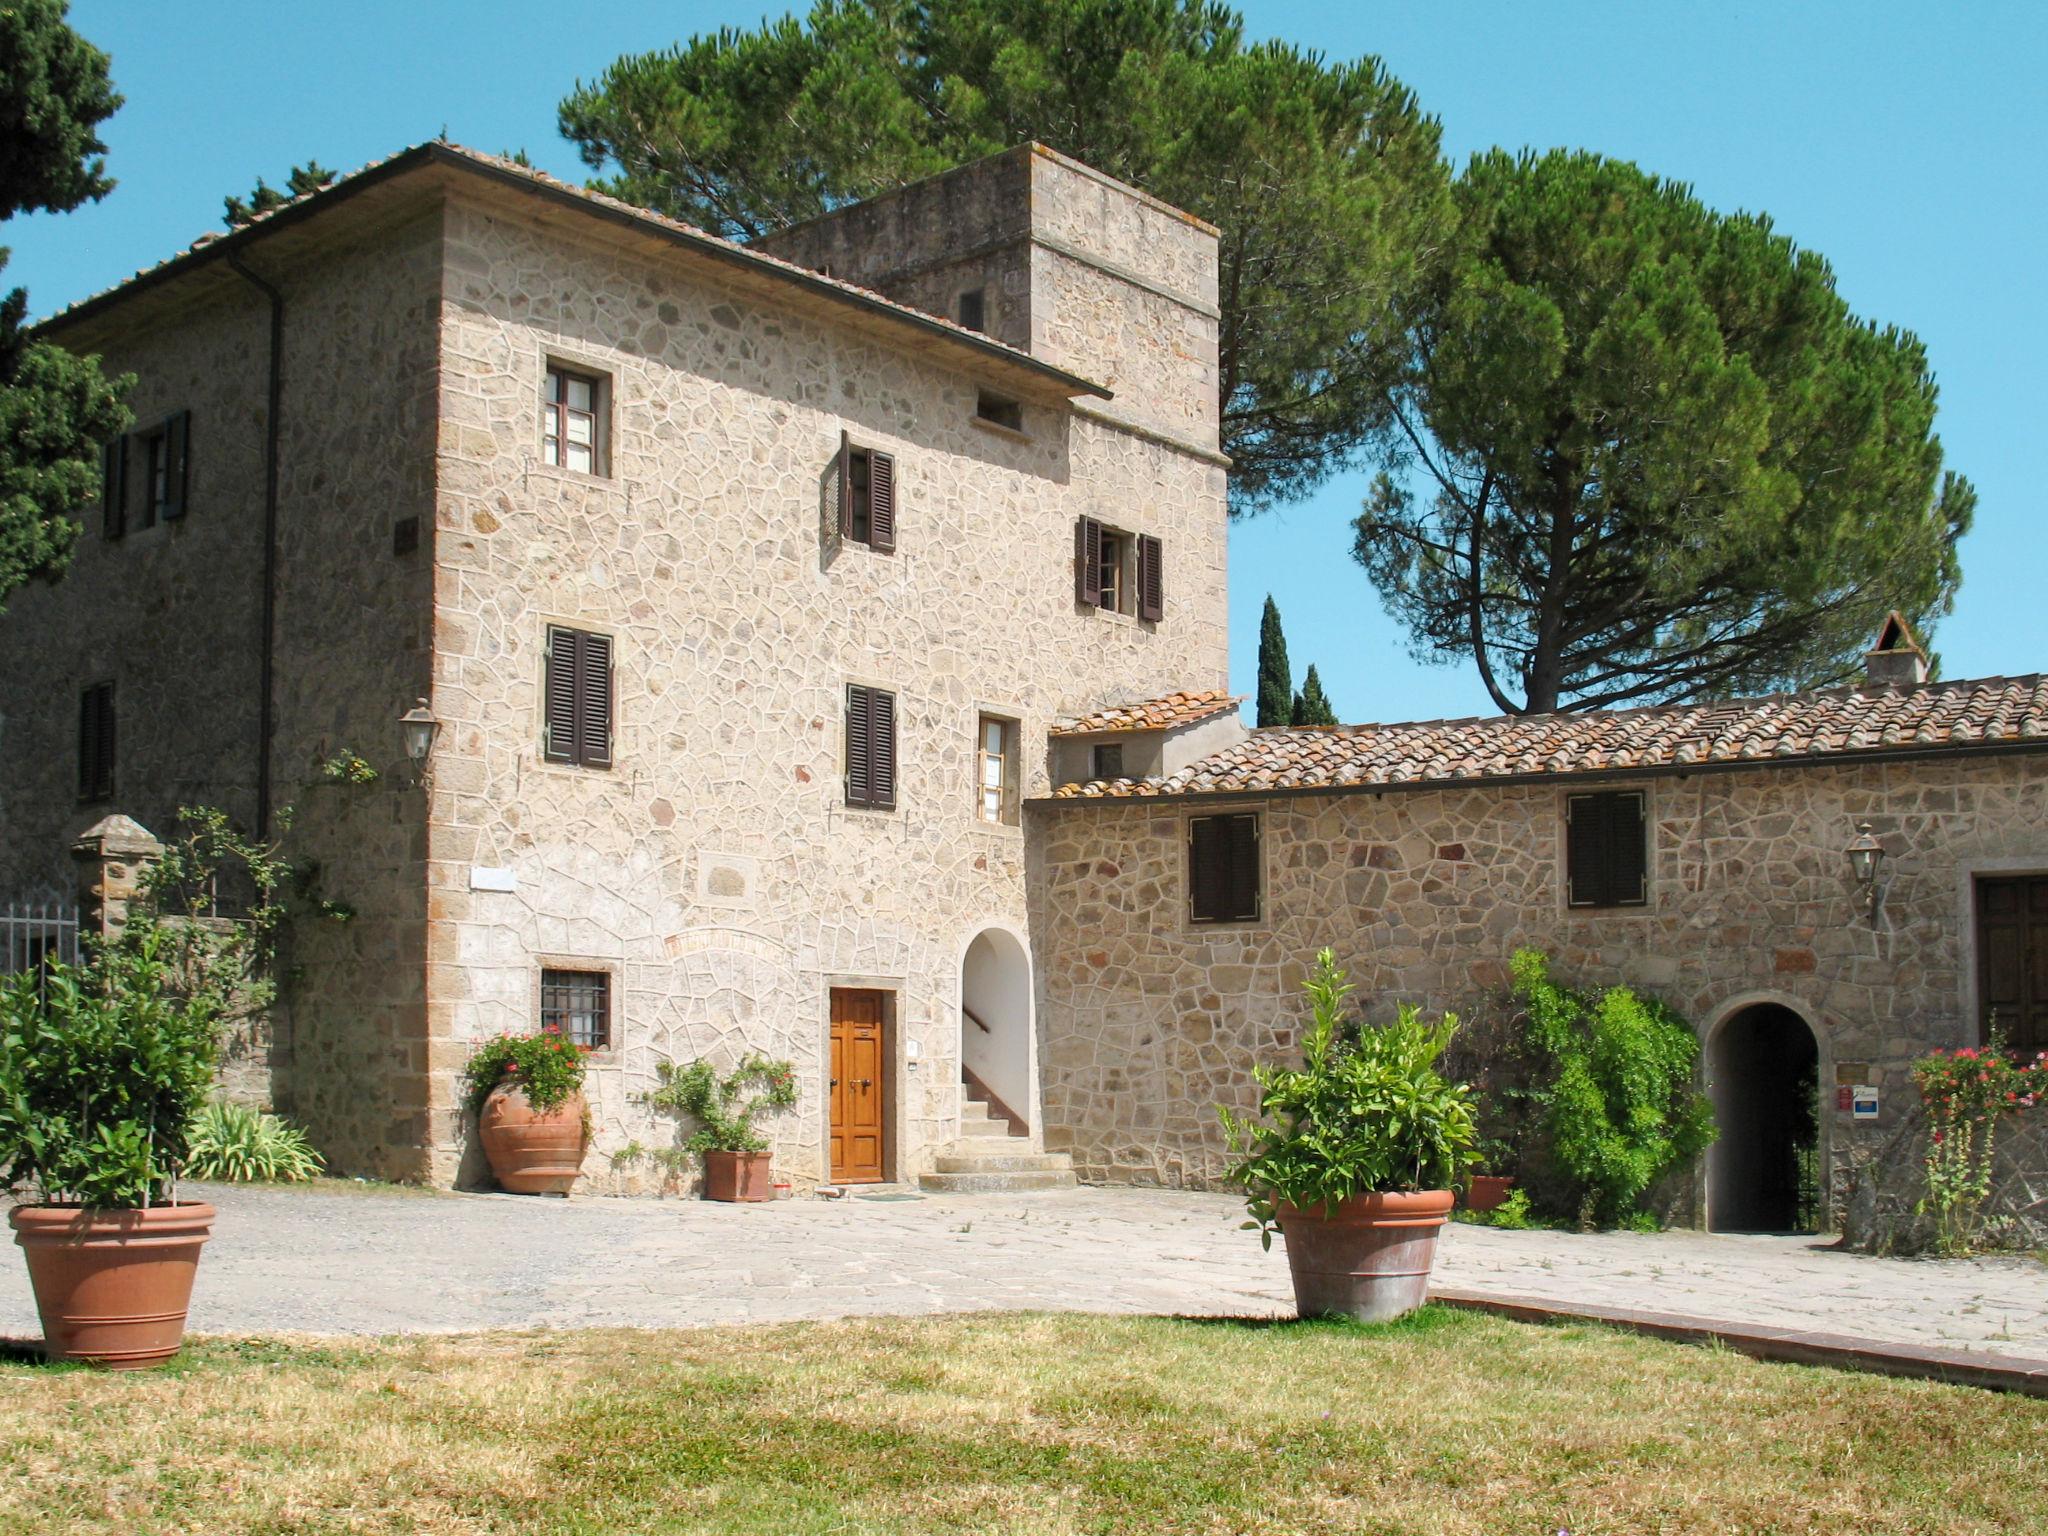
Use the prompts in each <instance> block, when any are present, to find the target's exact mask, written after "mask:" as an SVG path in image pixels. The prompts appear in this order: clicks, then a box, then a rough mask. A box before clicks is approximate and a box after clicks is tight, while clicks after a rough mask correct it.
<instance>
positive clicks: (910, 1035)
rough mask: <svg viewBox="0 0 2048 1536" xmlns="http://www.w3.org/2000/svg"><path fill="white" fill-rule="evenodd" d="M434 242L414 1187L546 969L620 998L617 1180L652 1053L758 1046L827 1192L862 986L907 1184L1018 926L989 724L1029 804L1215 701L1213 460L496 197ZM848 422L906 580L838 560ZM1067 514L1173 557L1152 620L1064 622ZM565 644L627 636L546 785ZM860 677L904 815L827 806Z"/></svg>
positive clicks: (803, 1172) (1220, 621)
mask: <svg viewBox="0 0 2048 1536" xmlns="http://www.w3.org/2000/svg"><path fill="white" fill-rule="evenodd" d="M447 239H448V244H447V255H446V272H447V288H446V294H445V304H444V313H443V323H442V337H443V349H444V359H445V361H444V373H443V396H442V411H443V414H442V425H441V439H440V471H439V487H440V492H439V500H438V507H437V513H436V516H437V522H438V527H437V530H436V535H435V541H434V555H435V572H436V574H435V580H436V593H437V599H438V616H437V620H436V632H435V679H434V692H433V699H434V706H435V709H436V711H437V713H438V714H439V715H440V717H441V718H442V720H443V721H444V722H445V724H444V730H443V735H442V740H441V744H440V746H439V747H438V748H437V750H436V754H435V768H434V773H433V782H432V787H431V793H432V801H433V815H432V831H431V866H430V869H431V876H430V877H431V896H430V901H431V908H430V923H429V940H428V944H429V965H430V975H431V986H432V993H433V1002H432V1006H431V1016H430V1027H431V1029H432V1033H433V1044H432V1048H431V1057H430V1059H431V1062H432V1065H433V1070H434V1074H435V1080H434V1088H433V1093H434V1098H433V1105H434V1109H435V1116H434V1121H433V1130H432V1142H433V1147H434V1154H433V1169H434V1173H435V1176H436V1177H439V1178H453V1177H457V1176H460V1177H464V1178H467V1177H470V1176H472V1175H473V1174H474V1173H475V1172H476V1165H475V1163H474V1161H473V1159H474V1152H473V1150H470V1149H468V1148H467V1142H466V1140H465V1135H466V1133H465V1129H464V1125H463V1117H462V1115H461V1114H460V1112H459V1106H458V1105H457V1102H456V1094H457V1073H458V1071H459V1069H460V1066H461V1064H462V1061H463V1060H464V1059H465V1058H466V1057H467V1055H468V1053H469V1051H470V1049H471V1048H472V1046H473V1044H474V1042H475V1041H477V1040H478V1039H479V1038H482V1037H484V1036H487V1035H489V1034H493V1033H496V1032H498V1031H501V1030H516V1031H524V1030H530V1029H532V1028H533V1027H535V1023H536V1019H537V988H538V978H539V972H540V969H541V967H542V965H543V964H544V963H554V964H558V965H564V966H572V967H576V968H591V969H601V970H604V971H606V972H607V973H609V974H610V975H611V976H612V978H613V986H614V993H615V998H616V1002H615V1007H614V1028H615V1030H616V1031H617V1036H618V1043H617V1044H616V1046H615V1047H614V1048H613V1049H611V1050H610V1051H607V1052H605V1053H603V1054H602V1055H601V1056H600V1058H599V1059H598V1061H597V1063H596V1064H595V1067H594V1070H593V1072H592V1075H591V1079H590V1088H589V1094H590V1098H591V1101H592V1112H593V1117H594V1120H595V1123H596V1127H597V1134H598V1146H599V1155H600V1156H601V1155H602V1154H603V1153H606V1152H609V1151H613V1150H617V1149H619V1148H621V1147H622V1146H624V1145H626V1144H628V1143H630V1142H633V1141H639V1142H642V1143H653V1142H664V1143H665V1142H666V1141H668V1140H669V1139H672V1138H673V1137H674V1136H675V1134H676V1128H675V1127H674V1125H673V1124H672V1123H670V1122H667V1121H664V1120H661V1119H659V1118H657V1117H655V1116H653V1115H651V1114H650V1113H649V1112H648V1111H647V1110H645V1109H644V1108H643V1107H642V1106H641V1105H640V1104H639V1103H638V1102H637V1100H636V1095H637V1094H639V1093H641V1092H643V1091H645V1089H647V1088H648V1087H650V1086H651V1085H652V1083H653V1081H654V1068H655V1063H656V1062H657V1061H659V1060H661V1059H663V1058H667V1059H671V1060H676V1061H684V1060H688V1059H689V1058H691V1057H694V1056H697V1055H700V1054H710V1055H713V1056H716V1057H718V1058H720V1059H721V1060H730V1059H731V1058H732V1057H733V1056H735V1055H737V1054H738V1053H739V1052H741V1051H742V1050H746V1049H760V1050H765V1051H769V1052H771V1053H773V1054H775V1055H779V1056H786V1057H788V1058H790V1059H791V1060H793V1061H794V1062H795V1063H796V1065H797V1070H798V1073H799V1080H800V1083H801V1084H802V1092H803V1097H802V1101H801V1104H800V1106H799V1109H798V1110H797V1111H796V1112H795V1113H793V1114H791V1115H788V1116H785V1117H783V1118H782V1119H781V1121H780V1122H779V1123H777V1124H775V1125H774V1126H773V1127H772V1130H773V1134H774V1136H775V1149H776V1152H777V1158H778V1162H777V1166H778V1169H779V1170H781V1171H782V1172H783V1173H785V1174H787V1175H789V1176H791V1177H793V1178H794V1179H795V1180H796V1181H797V1182H798V1183H799V1184H808V1183H812V1182H815V1181H817V1180H819V1179H821V1178H822V1177H824V1176H825V1171H826V1170H825V1143H826V1125H825V1118H824V1114H823V1104H824V1088H825V1077H826V1072H825V1065H824V1054H825V1051H826V1045H827V1037H828V1008H829V992H830V989H831V988H832V987H833V986H835V985H852V986H874V987H878V988H881V989H883V990H885V991H886V992H888V993H889V994H890V995H891V997H892V998H893V1007H894V1010H895V1011H894V1019H893V1025H892V1035H893V1039H892V1042H891V1050H892V1059H893V1066H892V1069H891V1080H890V1082H889V1084H888V1085H887V1086H888V1091H889V1094H890V1096H891V1098H892V1100H893V1112H892V1122H893V1131H894V1140H893V1154H894V1155H893V1160H892V1170H893V1171H894V1172H895V1173H896V1174H897V1175H899V1176H904V1177H908V1176H911V1175H914V1174H915V1173H916V1172H917V1171H919V1170H920V1169H921V1168H922V1167H925V1166H927V1165H928V1159H929V1156H930V1153H931V1151H932V1150H933V1149H934V1148H935V1147H937V1146H940V1145H943V1144H944V1143H945V1142H946V1141H948V1140H949V1139H951V1137H952V1136H953V1135H954V1134H955V1131H956V1128H957V1124H958V1114H959V1072H958V1068H959V1031H960V1019H959V1014H958V1011H957V1010H958V1007H959V986H960V974H961V966H962V961H963V957H964V956H965V953H966V951H967V948H968V946H969V944H970V943H971V942H972V940H973V939H974V937H975V936H976V935H977V934H978V933H980V932H982V931H984V930H985V929H988V928H991V927H997V928H1003V929H1006V930H1008V931H1010V932H1012V933H1014V934H1019V935H1021V934H1022V933H1023V931H1024V925H1025V921H1026V912H1025V900H1024V857H1025V853H1024V846H1025V844H1024V835H1023V832H1022V830H1021V829H1020V828H1018V827H1008V826H990V825H988V824H985V823H983V822H980V821H978V820H977V819H976V817H975V812H974V805H975V800H974V794H973V776H974V766H975V763H974V744H975V725H976V718H977V714H978V713H979V712H981V711H984V710H986V711H988V712H990V713H994V714H999V715H1002V716H1005V717H1007V718H1010V719H1012V720H1015V721H1016V722H1018V725H1019V728H1020V729H1019V732H1018V735H1019V738H1020V740H1021V741H1022V742H1023V743H1025V744H1026V750H1025V753H1024V762H1023V766H1024V784H1023V787H1024V792H1025V793H1026V794H1043V793H1045V792H1046V790H1047V789H1048V787H1049V780H1048V776H1047V764H1046V761H1045V751H1044V743H1045V741H1046V730H1047V727H1048V726H1049V724H1050V723H1051V721H1052V720H1053V719H1055V718H1057V717H1059V716H1061V715H1065V714H1072V713H1076V712H1079V711H1081V710H1083V709H1086V708H1092V707H1095V706H1096V705H1098V704H1099V703H1101V702H1102V701H1103V700H1105V699H1125V698H1130V697H1135V696H1144V695H1146V694H1148V693H1152V694H1157V693H1165V692H1169V691H1172V690H1173V689H1177V688H1182V687H1215V686H1219V685H1220V684H1221V683H1222V682H1223V680H1224V677H1225V674H1226V667H1227V659H1226V636H1225V613H1226V591H1225V511H1224V485H1223V472H1222V469H1221V467H1220V465H1219V464H1218V463H1217V462H1215V461H1214V459H1213V456H1208V455H1193V454H1189V453H1185V452H1182V451H1179V450H1176V449H1174V448H1172V447H1170V446H1168V445H1166V444H1164V443H1162V442H1160V441H1158V440H1156V438H1154V437H1148V436H1143V435H1138V434H1133V433H1130V432H1126V431H1124V430H1122V429H1120V428H1118V427H1116V426H1114V425H1113V424H1110V423H1107V422H1104V421H1101V420H1098V419H1091V418H1084V417H1081V416H1078V415H1076V414H1074V413H1073V412H1071V411H1069V410H1068V409H1067V408H1066V407H1065V406H1063V405H1056V404H1051V403H1030V404H1027V405H1026V407H1025V418H1024V420H1025V428H1026V430H1025V433H1024V434H1023V435H1022V436H1021V437H1019V436H1018V435H1015V434H1010V433H1003V432H991V431H989V430H988V429H986V428H985V427H984V426H982V425H980V424H978V423H977V422H976V421H975V420H974V419H973V418H974V409H975V401H976V391H977V379H976V377H975V376H974V375H973V374H972V373H971V372H968V371H962V370H961V369H960V368H956V367H949V366H945V365H942V364H941V363H939V362H938V361H936V360H934V359H933V358H932V357H930V356H928V355H926V354H924V353H921V352H919V351H915V350H911V349H909V348H908V347H906V346H902V345H899V344H897V343H895V342H893V341H892V340H891V338H890V337H889V336H888V335H886V334H882V335H874V334H868V335H863V334H859V333H856V332H853V331H851V330H849V329H848V328H846V327H843V326H841V325H839V324H837V323H834V322H833V321H832V320H831V319H830V318H829V317H825V316H816V317H814V316H813V315H812V314H811V313H808V312H806V311H805V310H803V309H800V308H798V307H796V306H794V305H788V304H783V303H780V302H776V301H774V300H773V298H772V296H771V297H770V298H762V297H759V296H750V295H749V293H748V292H746V291H744V290H742V289H741V288H740V287H738V286H734V285H729V284H728V283H727V282H726V280H725V279H723V278H722V277H720V276H719V275H718V274H717V273H716V272H714V271H709V270H705V269H701V268H696V267H693V266H691V265H689V264H688V263H687V262H686V259H685V258H683V257H682V256H678V255H670V254H664V253H662V252H659V251H647V252H642V251H640V250H638V249H635V248H631V247H629V246H628V245H626V244H623V243H619V242H614V241H611V240H609V239H607V238H604V237H603V236H601V235H596V234H592V233H591V232H589V231H587V230H584V229H583V228H581V227H580V226H575V225H573V224H564V225H559V226H557V227H553V228H541V227H536V226H535V225H534V224H533V223H531V222H530V221H527V220H524V219H522V218H519V217H516V216H508V214H507V213H506V212H505V211H504V210H503V209H501V208H500V207H499V206H497V205H496V204H495V203H494V202H486V201H481V200H479V201H474V202H472V201H457V202H455V203H453V204H451V206H450V210H449V224H448V237H447ZM550 359H553V360H556V361H559V362H562V363H566V364H569V365H571V366H580V367H582V368H583V369H585V370H587V371H592V372H596V373H600V374H602V375H605V376H606V377H607V378H608V380H609V381H610V389H611V394H612V409H611V449H612V452H611V461H612V462H611V473H609V474H608V475H605V476H602V477H592V476H586V475H578V474H572V473H568V472H565V471H562V470H558V469H554V468H551V467H549V466H546V465H544V464H542V463H540V462H539V441H538V431H537V427H536V425H535V417H536V404H537V401H538V399H539V397H540V390H541V384H542V376H543V371H544V369H545V367H546V365H547V363H548V361H549V360H550ZM842 431H844V432H847V433H849V434H851V436H852V438H853V440H854V441H855V442H856V443H858V444H861V445H865V446H873V447H877V448H881V449H885V450H887V451H890V452H892V453H893V454H894V455H895V456H896V466H897V478H898V524H899V527H898V542H897V549H896V552H895V553H894V554H878V553H875V552H874V551H872V550H870V549H868V548H867V547H865V546H862V545H854V544H842V543H841V542H840V540H839V538H838V536H837V533H836V530H835V528H834V525H833V518H832V506H833V498H834V495H835V491H836V479H835V476H834V462H835V456H836V454H837V451H838V448H839V443H840V438H841V433H842ZM1083 513H1088V514H1091V515H1097V516H1113V517H1114V518H1115V519H1117V520H1118V521H1119V522H1120V523H1121V524H1122V525H1124V526H1128V527H1130V528H1132V529H1133V530H1134V531H1142V532H1147V533H1156V534H1157V535H1159V536H1160V537H1161V538H1162V539H1163V540H1164V542H1165V551H1166V582H1167V591H1166V614H1165V618H1164V620H1163V621H1162V622H1159V623H1156V624H1152V623H1142V622H1139V621H1137V620H1134V619H1130V618H1126V617H1121V616H1117V615H1111V614H1104V613H1100V612H1097V611H1095V610H1092V609H1084V608H1081V607H1079V606H1078V605H1077V604H1076V602H1075V600H1074V575H1073V551H1074V526H1075V522H1076V519H1077V518H1078V517H1079V516H1081V515H1082V514H1083ZM550 623H561V624H566V625H571V626H575V627H580V628H587V629H591V630H596V631H601V632H603V633H605V634H608V635H610V636H612V637H613V640H614V645H615V665H616V704H615V720H616V739H615V766H614V767H613V768H611V769H609V770H591V769H582V768H573V767H565V766H559V765H554V764H550V763H547V762H545V761H543V760H542V756H541V730H540V699H541V685H542V678H543V666H542V647H543V645H544V640H545V634H546V629H547V626H548V625H549V624H550ZM849 682H860V683H865V684H871V685H875V686H879V687H883V688H887V689H890V690H893V691H894V692H895V693H896V694H897V699H898V712H899V718H898V729H899V745H900V753H899V755H900V785H899V802H898V806H899V808H898V809H897V810H896V811H894V812H890V813H880V812H872V811H864V810H853V809H849V808H848V807H847V806H846V805H845V804H844V795H843V788H842V772H843V769H842V764H843V742H842V717H843V706H844V697H845V689H846V686H847V684H848V683H849ZM480 872H483V873H480ZM506 887H509V889H508V888H506ZM912 1044H915V1045H916V1047H917V1048H918V1051H919V1059H918V1060H917V1061H916V1062H914V1063H913V1062H912V1061H911V1060H910V1059H909V1051H908V1047H909V1046H910V1045H912ZM1020 1107H1021V1106H1020ZM465 1150H468V1151H469V1155H470V1157H471V1158H472V1162H471V1163H470V1164H469V1165H468V1167H466V1168H465V1167H463V1166H462V1165H461V1162H460V1159H461V1157H462V1155H463V1154H464V1152H465ZM592 1166H593V1167H597V1166H600V1165H599V1164H598V1162H597V1160H596V1159H595V1158H594V1159H593V1165H592Z"/></svg>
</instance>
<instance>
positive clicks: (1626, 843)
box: [1565, 790, 1649, 907]
mask: <svg viewBox="0 0 2048 1536" xmlns="http://www.w3.org/2000/svg"><path fill="white" fill-rule="evenodd" d="M1648 831H1649V819H1648V817H1647V816H1646V814H1645V807H1644V804H1643V796H1642V792H1641V791H1639V790H1636V791H1620V792H1614V791H1610V792H1607V793H1602V794H1595V795H1571V796H1568V797H1566V799H1565V902H1566V904H1567V905H1568V906H1572V907H1640V906H1644V905H1646V904H1647V903H1648V900H1649V853H1648V847H1647V842H1648Z"/></svg>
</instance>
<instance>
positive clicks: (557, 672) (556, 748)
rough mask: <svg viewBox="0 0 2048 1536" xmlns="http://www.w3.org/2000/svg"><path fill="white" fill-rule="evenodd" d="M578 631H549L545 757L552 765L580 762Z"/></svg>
mask: <svg viewBox="0 0 2048 1536" xmlns="http://www.w3.org/2000/svg"><path fill="white" fill-rule="evenodd" d="M576 639H577V635H576V631H575V630H573V629H550V630H549V631H548V655H547V680H546V694H547V699H546V705H545V730H544V732H543V734H542V737H541V755H542V756H543V757H545V758H546V759H547V760H548V761H549V762H551V763H573V762H575V761H576V670H577V652H578V650H579V647H578V645H577V644H576Z"/></svg>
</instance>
